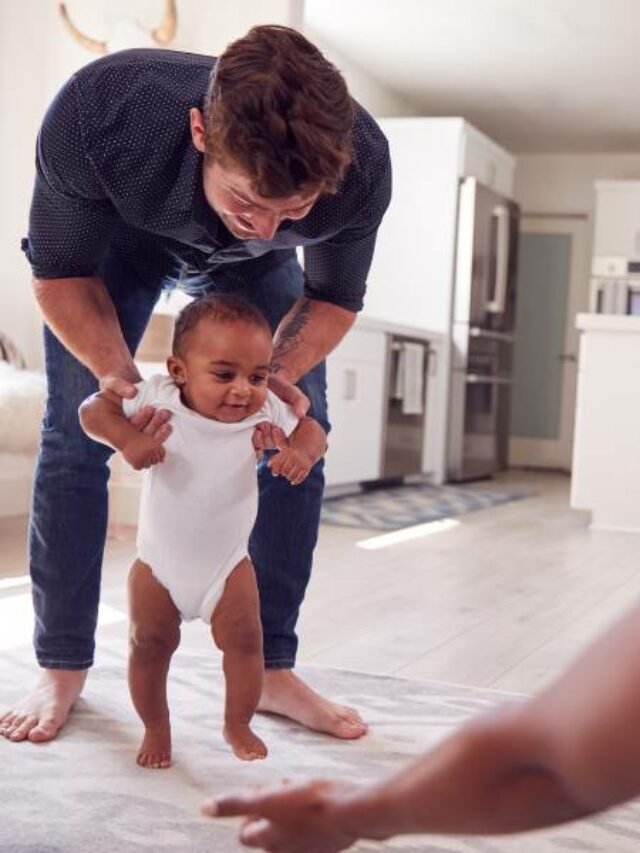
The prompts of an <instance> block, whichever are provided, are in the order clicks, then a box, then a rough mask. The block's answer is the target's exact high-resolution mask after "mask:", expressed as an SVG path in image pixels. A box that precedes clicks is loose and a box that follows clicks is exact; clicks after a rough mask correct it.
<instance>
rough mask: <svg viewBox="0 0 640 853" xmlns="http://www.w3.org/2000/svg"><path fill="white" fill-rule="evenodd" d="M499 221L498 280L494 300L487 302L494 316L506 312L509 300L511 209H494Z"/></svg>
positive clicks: (499, 206) (503, 207)
mask: <svg viewBox="0 0 640 853" xmlns="http://www.w3.org/2000/svg"><path fill="white" fill-rule="evenodd" d="M493 215H494V216H495V218H496V221H497V225H498V227H497V232H496V279H495V286H494V290H493V299H491V300H489V302H487V311H490V312H491V313H492V314H502V313H503V312H504V307H505V300H506V298H507V280H508V276H509V208H507V207H505V206H504V205H503V204H497V205H496V206H495V207H494V208H493Z"/></svg>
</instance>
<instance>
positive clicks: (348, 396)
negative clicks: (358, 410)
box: [342, 370, 358, 400]
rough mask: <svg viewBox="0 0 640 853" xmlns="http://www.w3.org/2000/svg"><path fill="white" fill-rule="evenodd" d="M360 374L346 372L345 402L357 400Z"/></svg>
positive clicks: (352, 371) (350, 371)
mask: <svg viewBox="0 0 640 853" xmlns="http://www.w3.org/2000/svg"><path fill="white" fill-rule="evenodd" d="M357 378H358V374H357V373H356V371H355V370H345V372H344V394H343V395H342V397H343V399H344V400H355V398H356V388H357V384H358V383H357Z"/></svg>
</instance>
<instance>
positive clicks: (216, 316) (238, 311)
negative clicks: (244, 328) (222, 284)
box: [172, 293, 271, 357]
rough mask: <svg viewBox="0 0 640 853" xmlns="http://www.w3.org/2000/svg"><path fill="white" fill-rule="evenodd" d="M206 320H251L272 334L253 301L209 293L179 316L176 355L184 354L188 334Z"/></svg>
mask: <svg viewBox="0 0 640 853" xmlns="http://www.w3.org/2000/svg"><path fill="white" fill-rule="evenodd" d="M205 319H206V320H214V321H216V322H218V323H248V324H249V325H252V326H257V327H258V328H259V329H262V330H263V331H264V332H265V334H267V335H268V336H269V337H271V329H270V328H269V324H268V323H267V321H266V319H265V317H264V315H263V314H262V313H261V312H260V311H258V309H257V308H256V307H254V306H253V305H251V303H250V302H246V301H245V300H244V299H239V298H238V297H237V296H229V295H223V296H221V295H218V294H215V293H208V294H206V295H205V296H200V297H198V299H194V300H193V302H190V303H189V304H188V305H186V306H185V307H184V308H183V309H182V311H180V313H179V314H178V316H177V317H176V324H175V326H174V329H173V345H172V350H173V354H174V355H177V356H180V357H182V356H183V355H184V352H185V348H186V343H187V339H188V337H189V334H190V333H191V332H192V331H193V330H194V329H195V327H196V326H197V325H198V323H199V322H200V321H201V320H205Z"/></svg>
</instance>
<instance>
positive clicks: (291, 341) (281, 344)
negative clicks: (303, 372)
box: [269, 299, 313, 373]
mask: <svg viewBox="0 0 640 853" xmlns="http://www.w3.org/2000/svg"><path fill="white" fill-rule="evenodd" d="M312 310H313V308H312V305H311V300H309V299H303V300H301V302H300V304H299V305H298V307H297V309H296V313H295V314H294V315H293V317H291V319H290V320H289V322H288V323H287V325H286V326H285V327H284V328H283V329H282V330H281V331H280V333H279V335H278V343H277V344H276V347H275V349H274V350H273V359H272V361H271V364H270V366H269V369H270V371H271V373H278V372H279V371H280V370H283V369H284V364H282V359H283V358H286V357H287V355H288V354H289V353H290V352H292V351H293V350H295V349H296V348H297V347H298V346H300V344H301V343H302V341H303V332H304V328H305V326H307V325H308V323H309V320H310V319H311V317H310V315H311V312H312Z"/></svg>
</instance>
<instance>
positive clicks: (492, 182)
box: [459, 122, 516, 198]
mask: <svg viewBox="0 0 640 853" xmlns="http://www.w3.org/2000/svg"><path fill="white" fill-rule="evenodd" d="M515 166H516V161H515V159H514V158H513V157H512V156H511V155H510V154H508V153H507V152H506V151H505V150H504V148H501V147H500V146H499V145H496V143H495V142H494V141H493V140H492V139H489V137H488V136H485V135H484V133H480V131H479V130H476V128H475V127H473V126H472V125H470V124H469V123H468V122H464V124H463V128H462V136H461V140H460V169H459V172H460V176H461V177H464V178H476V179H477V180H478V181H479V182H480V183H481V184H483V185H484V186H485V187H488V189H490V190H493V191H494V192H496V193H498V194H499V195H504V196H507V198H511V197H512V196H513V182H514V175H515Z"/></svg>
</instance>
